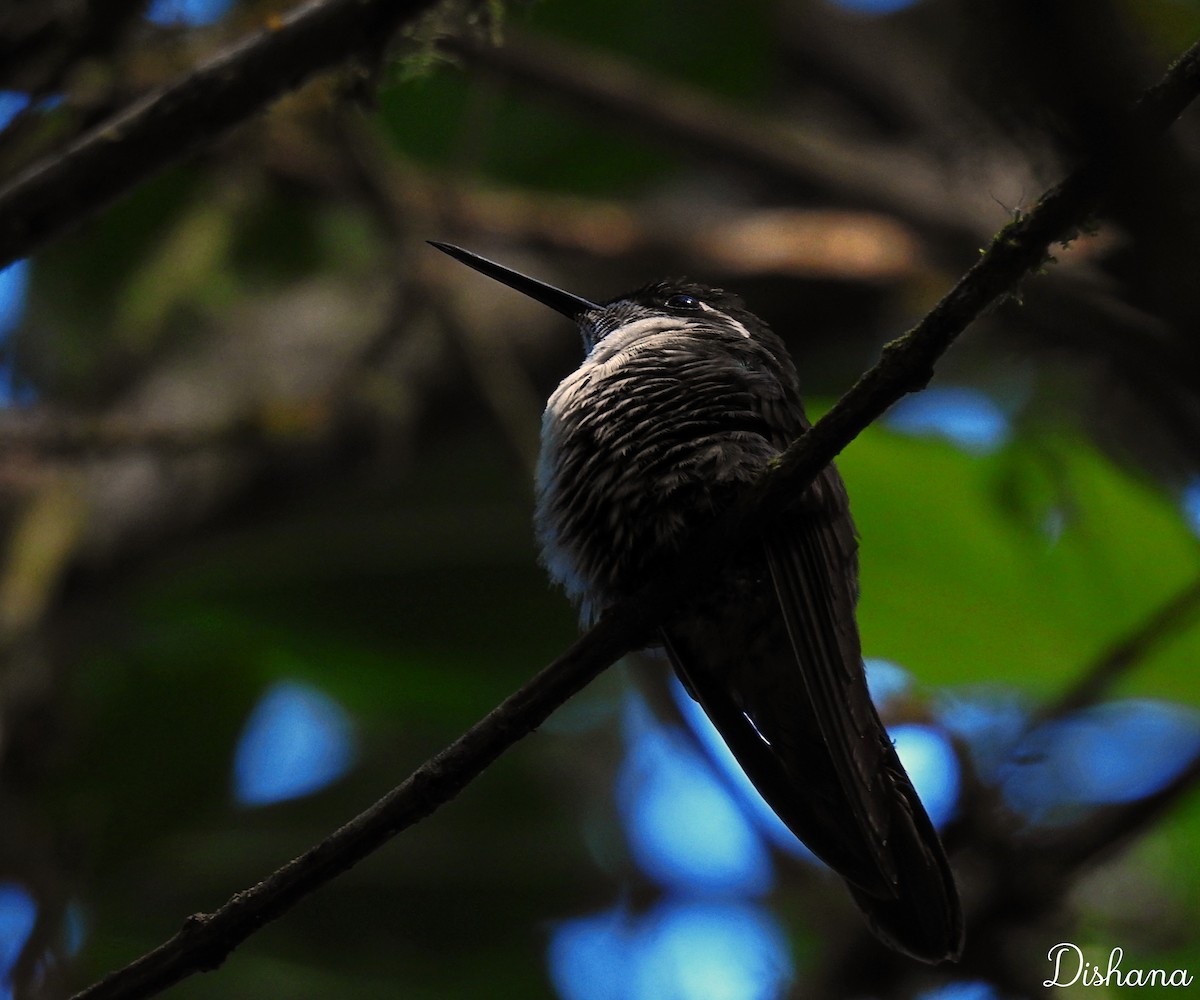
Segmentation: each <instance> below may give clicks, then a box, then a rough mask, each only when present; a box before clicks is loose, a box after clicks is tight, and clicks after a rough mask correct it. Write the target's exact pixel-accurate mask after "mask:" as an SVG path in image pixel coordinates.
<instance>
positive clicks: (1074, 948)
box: [1042, 941, 1192, 986]
mask: <svg viewBox="0 0 1200 1000" xmlns="http://www.w3.org/2000/svg"><path fill="white" fill-rule="evenodd" d="M1124 957H1125V952H1124V951H1122V950H1121V949H1120V948H1114V949H1113V950H1112V951H1110V952H1109V953H1108V965H1107V967H1105V966H1102V965H1100V964H1099V963H1092V962H1085V961H1084V958H1083V949H1082V948H1080V947H1079V945H1077V944H1071V942H1069V941H1064V942H1063V943H1062V944H1056V945H1055V946H1054V947H1053V948H1051V949H1050V952H1049V954H1048V955H1047V956H1046V958H1047V959H1048V960H1049V961H1050V963H1051V964H1052V965H1053V966H1054V978H1052V979H1047V980H1046V981H1045V982H1043V983H1042V985H1043V986H1075V985H1076V984H1078V985H1079V986H1191V984H1192V974H1191V973H1190V972H1188V970H1187V969H1175V970H1173V971H1171V972H1167V971H1166V970H1165V969H1122V968H1121V961H1122V959H1123V958H1124Z"/></svg>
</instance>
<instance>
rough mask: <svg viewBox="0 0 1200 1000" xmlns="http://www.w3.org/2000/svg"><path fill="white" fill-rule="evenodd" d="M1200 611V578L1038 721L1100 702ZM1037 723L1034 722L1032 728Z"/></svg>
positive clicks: (1139, 627) (1117, 646) (1105, 657)
mask: <svg viewBox="0 0 1200 1000" xmlns="http://www.w3.org/2000/svg"><path fill="white" fill-rule="evenodd" d="M1198 610H1200V579H1196V580H1193V581H1192V582H1191V583H1189V584H1188V585H1187V586H1186V587H1184V588H1182V589H1181V590H1180V591H1178V592H1177V593H1175V594H1172V595H1171V597H1170V598H1168V599H1167V600H1166V601H1165V602H1164V603H1163V604H1162V605H1160V606H1159V607H1157V608H1155V609H1154V611H1153V612H1152V613H1151V614H1150V616H1149V617H1148V618H1146V620H1145V621H1143V622H1140V623H1139V624H1138V625H1137V627H1136V628H1135V629H1134V630H1133V631H1132V632H1130V633H1128V634H1127V635H1125V636H1124V637H1122V638H1121V639H1120V640H1119V641H1118V642H1116V643H1114V644H1113V645H1112V646H1110V647H1109V649H1108V650H1107V651H1106V652H1105V653H1104V654H1103V655H1102V656H1101V657H1100V658H1099V659H1097V660H1096V661H1095V662H1093V663H1092V664H1091V666H1089V667H1088V668H1087V669H1086V670H1084V671H1083V673H1082V674H1080V676H1079V677H1078V678H1077V679H1076V681H1075V683H1074V684H1072V685H1071V686H1070V687H1069V688H1067V690H1066V691H1064V692H1063V693H1062V694H1061V695H1059V697H1058V698H1056V699H1055V700H1054V701H1053V702H1051V703H1049V704H1048V705H1047V706H1046V707H1045V708H1044V709H1043V710H1042V711H1041V712H1040V713H1039V718H1038V720H1037V721H1039V722H1042V721H1046V720H1048V719H1058V718H1062V716H1064V715H1068V714H1069V713H1071V712H1074V711H1075V710H1076V709H1080V708H1083V707H1084V706H1085V705H1091V704H1092V703H1094V702H1096V701H1097V700H1099V698H1100V696H1101V695H1103V694H1104V692H1105V691H1107V690H1108V689H1109V688H1110V687H1111V686H1112V685H1113V684H1114V683H1116V682H1117V681H1118V680H1120V678H1121V677H1122V676H1124V675H1125V674H1126V673H1128V672H1129V670H1130V669H1132V668H1133V667H1134V666H1136V665H1137V664H1138V663H1140V662H1141V661H1142V660H1144V659H1145V658H1146V657H1147V656H1148V655H1149V654H1150V653H1151V652H1152V651H1153V650H1155V649H1156V648H1158V647H1159V646H1160V645H1162V643H1164V642H1165V641H1166V640H1167V639H1169V638H1170V637H1171V636H1173V635H1175V634H1176V633H1177V632H1179V631H1180V630H1181V629H1183V628H1184V627H1185V626H1187V625H1188V624H1189V623H1190V622H1191V621H1192V620H1193V618H1194V617H1195V615H1196V613H1197V611H1198ZM1032 725H1033V724H1032V723H1031V726H1032Z"/></svg>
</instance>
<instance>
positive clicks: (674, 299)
mask: <svg viewBox="0 0 1200 1000" xmlns="http://www.w3.org/2000/svg"><path fill="white" fill-rule="evenodd" d="M701 305H702V303H701V302H700V300H699V299H698V298H696V296H694V295H672V296H671V297H670V298H669V299H667V301H666V306H667V308H668V309H699V308H701Z"/></svg>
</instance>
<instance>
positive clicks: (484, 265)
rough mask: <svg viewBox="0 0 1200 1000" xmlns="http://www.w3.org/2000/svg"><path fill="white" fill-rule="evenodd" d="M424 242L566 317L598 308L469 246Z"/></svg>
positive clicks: (573, 316)
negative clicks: (483, 254)
mask: <svg viewBox="0 0 1200 1000" xmlns="http://www.w3.org/2000/svg"><path fill="white" fill-rule="evenodd" d="M426 242H427V243H428V244H429V245H430V246H431V247H437V248H438V249H439V250H441V251H442V253H448V254H449V255H450V256H451V257H453V258H454V259H455V260H459V261H462V262H463V263H464V264H466V265H467V267H473V268H474V269H475V270H476V271H478V272H479V273H480V274H486V275H487V276H488V277H489V278H495V279H496V280H497V281H499V282H500V283H501V284H504V285H508V287H509V288H514V289H516V290H517V291H518V292H521V293H523V294H525V295H528V296H529V297H530V298H531V299H535V300H537V301H538V302H540V303H542V305H544V306H549V307H550V308H551V309H553V310H554V311H555V312H560V313H562V314H563V315H564V316H566V317H568V318H569V319H573V320H578V319H579V317H580V316H582V315H583V314H584V313H585V312H590V311H592V310H595V309H599V308H600V307H599V306H598V305H596V303H594V302H589V301H588V300H587V299H583V298H580V297H579V296H578V295H572V294H571V293H570V292H564V291H563V290H562V289H561V288H555V287H554V286H553V285H548V284H546V282H544V281H538V280H537V278H531V277H529V276H528V275H525V274H521V272H520V271H514V270H513V269H512V268H511V267H504V266H503V265H502V264H497V263H496V262H495V261H491V260H488V259H487V258H486V257H480V256H479V254H477V253H471V251H470V250H464V249H463V248H462V247H456V246H454V244H452V243H438V242H437V241H436V240H427V241H426Z"/></svg>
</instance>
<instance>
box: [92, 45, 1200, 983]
mask: <svg viewBox="0 0 1200 1000" xmlns="http://www.w3.org/2000/svg"><path fill="white" fill-rule="evenodd" d="M1198 90H1200V44H1197V45H1195V46H1193V47H1192V48H1191V49H1190V50H1188V52H1187V54H1186V55H1185V56H1184V57H1183V58H1182V59H1181V60H1180V61H1179V62H1178V63H1176V64H1175V65H1174V66H1173V67H1172V68H1171V69H1170V70H1169V71H1168V73H1167V75H1166V77H1164V79H1163V81H1162V82H1161V83H1159V84H1158V85H1157V86H1156V87H1154V88H1152V89H1151V90H1150V91H1148V92H1147V93H1146V95H1145V96H1144V97H1143V98H1142V100H1141V101H1140V102H1139V103H1138V105H1137V107H1136V109H1135V111H1134V113H1133V114H1132V115H1131V117H1130V119H1129V121H1128V123H1126V127H1124V128H1123V129H1122V130H1121V133H1120V139H1121V141H1120V142H1118V143H1116V144H1115V145H1114V146H1113V147H1112V149H1111V150H1110V151H1108V152H1107V153H1106V155H1105V157H1104V159H1103V160H1102V161H1092V162H1090V163H1089V164H1087V165H1086V166H1084V167H1083V168H1081V169H1080V170H1078V171H1076V172H1075V173H1074V174H1072V175H1071V177H1069V178H1068V179H1067V180H1066V181H1064V182H1063V183H1062V184H1060V185H1059V186H1058V187H1056V188H1054V189H1053V190H1052V191H1050V192H1049V193H1048V194H1047V195H1046V196H1045V197H1044V198H1042V200H1041V201H1040V202H1039V203H1038V205H1037V207H1036V208H1035V209H1034V210H1033V211H1032V212H1031V213H1030V214H1029V215H1028V216H1026V217H1024V218H1022V219H1019V220H1015V221H1014V222H1012V223H1010V224H1009V225H1008V226H1006V227H1005V228H1004V230H1002V231H1001V233H1000V234H999V235H998V236H997V237H996V239H995V241H994V242H993V244H992V246H991V247H990V248H989V250H988V251H987V252H986V253H985V254H984V255H983V257H982V258H981V259H980V261H979V262H978V263H977V264H976V265H975V266H974V267H973V268H971V270H970V271H969V272H968V273H967V274H966V275H964V277H963V278H962V279H961V280H960V281H959V282H958V284H957V285H955V287H954V288H953V289H952V290H951V291H950V292H949V294H948V295H946V297H945V298H944V299H943V300H942V301H941V302H940V303H939V304H938V305H937V306H936V307H935V308H934V310H933V311H932V312H931V313H930V314H929V315H928V316H927V317H926V318H925V319H924V320H923V321H922V322H921V323H920V324H919V325H918V326H917V327H915V328H914V329H913V330H912V331H910V332H909V333H908V334H906V335H905V336H904V337H902V338H900V340H898V341H896V342H894V343H893V344H890V345H888V347H887V348H886V349H885V351H884V356H883V358H882V359H881V360H880V362H879V363H878V364H877V365H876V366H875V367H874V368H872V369H871V370H870V371H869V372H867V374H866V375H864V376H863V377H862V378H861V379H860V380H859V381H858V382H857V383H856V384H855V385H854V387H853V388H851V389H850V391H849V392H847V393H846V394H845V396H843V397H842V399H841V400H839V402H838V403H837V405H836V406H835V407H834V408H833V410H831V411H830V412H829V414H827V415H826V416H825V417H823V418H822V419H821V420H820V421H819V422H818V423H817V424H816V425H815V426H814V427H813V429H812V430H811V431H809V432H808V433H807V434H805V435H804V437H803V438H801V439H800V440H799V441H797V442H795V443H794V444H793V445H792V446H791V447H790V448H788V450H787V452H786V453H785V454H784V455H783V456H782V458H781V460H780V461H779V462H778V463H776V465H775V466H774V467H773V468H772V469H771V471H770V472H769V473H768V474H767V475H765V476H763V477H762V478H761V479H760V481H759V482H758V483H757V484H756V485H755V487H754V488H753V489H752V490H750V491H748V496H747V498H746V499H745V501H744V502H742V503H739V504H737V505H735V507H734V509H732V510H730V511H728V512H727V513H726V514H725V515H723V516H722V517H721V518H719V519H718V521H717V522H716V523H715V524H714V525H712V526H711V527H710V528H709V529H707V530H705V531H702V532H701V533H700V534H699V537H697V538H696V539H694V540H693V542H694V544H692V545H690V546H689V547H688V549H687V551H685V552H684V553H682V554H681V556H680V557H679V558H678V559H676V560H674V561H673V564H672V565H669V566H667V567H665V568H664V572H663V575H662V576H661V577H660V578H659V580H658V581H657V582H655V583H653V584H651V585H650V586H649V587H647V588H645V589H644V590H643V591H642V592H641V593H639V594H636V595H634V597H633V598H632V599H630V600H628V601H624V602H622V603H621V604H619V605H618V606H617V607H615V608H614V609H613V610H612V612H610V613H609V614H607V615H605V617H604V618H603V619H602V620H601V621H600V623H599V624H598V625H596V626H595V627H594V628H592V629H591V630H590V631H589V632H587V633H586V634H585V635H584V636H582V637H581V638H580V639H579V640H577V641H576V642H575V644H574V645H573V646H571V648H570V649H568V650H567V651H566V652H565V653H564V654H563V655H562V656H560V657H559V658H558V659H557V660H555V661H554V662H553V663H552V664H550V666H548V667H547V668H546V669H545V670H543V671H542V672H541V673H540V674H538V676H536V677H535V678H533V680H531V681H529V682H527V683H526V684H525V685H524V686H522V687H521V688H520V689H519V690H518V691H517V692H516V693H514V694H513V695H511V696H510V697H509V698H507V699H506V700H505V701H504V702H503V703H502V704H501V705H500V706H499V707H498V708H496V709H494V710H493V711H492V712H491V713H489V714H488V715H487V716H485V717H484V718H483V719H482V720H481V721H480V722H478V723H476V724H475V725H474V726H472V727H471V728H470V729H468V730H467V731H466V732H465V733H463V735H462V736H460V737H459V738H458V739H457V740H455V741H454V742H453V743H452V744H450V746H448V747H447V748H446V749H445V750H443V751H442V752H441V753H439V754H438V755H437V756H436V757H434V758H432V759H431V760H429V761H427V762H426V763H425V764H423V765H421V767H419V768H418V769H417V770H416V771H415V772H413V774H412V775H411V776H410V777H409V778H408V779H407V780H405V781H404V783H403V784H401V785H399V786H398V787H396V788H395V789H393V790H392V791H391V792H389V793H388V794H387V795H386V796H384V797H383V798H382V799H380V800H379V801H378V802H377V803H376V804H375V805H373V806H372V807H371V808H370V809H368V810H367V811H366V812H364V813H362V814H360V815H359V816H357V817H355V818H354V819H353V820H351V821H350V822H349V823H347V824H346V825H345V826H344V827H342V828H341V829H340V830H338V831H336V832H335V833H334V834H332V835H331V836H330V837H329V838H327V839H326V840H325V841H323V842H322V843H321V844H318V845H317V846H316V847H313V848H312V849H310V850H309V851H308V852H306V853H305V854H303V855H301V856H300V857H299V858H297V859H295V860H294V861H292V862H290V863H289V864H287V865H285V866H284V867H283V868H280V869H279V870H278V871H276V872H274V873H273V874H272V875H270V876H269V877H268V878H266V879H265V880H264V881H262V882H260V883H259V884H258V885H256V886H254V887H253V888H251V889H248V890H246V891H244V892H241V893H238V894H237V895H235V896H234V897H233V898H232V899H230V900H229V901H228V902H226V903H225V904H224V906H222V907H221V908H220V909H218V910H217V911H215V912H214V913H211V914H198V915H196V916H193V917H191V918H190V919H189V920H188V921H187V922H186V923H185V925H184V927H183V929H182V930H181V931H180V932H179V933H178V934H176V935H175V936H174V937H173V938H171V939H170V940H169V941H167V942H166V943H165V944H163V945H161V946H160V947H158V948H156V949H155V950H154V951H152V952H149V953H147V954H146V955H144V956H142V957H141V958H139V959H137V960H136V961H135V962H133V963H132V964H131V965H128V966H126V967H125V968H123V969H120V970H118V971H116V972H114V973H112V974H110V975H109V976H107V977H105V978H104V979H102V980H101V981H100V982H98V983H96V984H94V985H93V986H91V987H89V988H87V989H85V990H84V991H82V992H81V993H79V994H77V995H76V997H75V1000H118V998H120V1000H131V998H140V997H148V996H152V995H154V994H156V993H158V992H160V991H161V990H163V989H166V988H167V987H168V986H170V985H171V984H173V983H175V982H178V981H179V980H180V979H183V978H184V977H186V976H189V975H191V974H192V973H194V972H197V971H201V970H205V969H213V968H216V967H217V966H218V965H220V964H221V962H222V961H223V960H224V959H225V958H226V956H228V955H229V953H230V952H231V951H232V950H233V949H234V948H236V947H237V946H238V945H239V944H240V943H241V942H243V941H244V940H246V938H248V937H249V936H250V935H251V934H253V933H254V932H255V931H256V930H258V929H259V928H260V927H262V926H263V925H264V924H266V923H267V922H269V921H271V920H274V919H275V918H277V917H279V916H280V915H281V914H283V913H285V912H286V911H287V910H289V909H290V908H291V907H292V906H294V905H295V904H296V903H297V902H298V901H299V900H300V899H302V898H303V897H304V896H306V895H307V894H308V893H310V892H312V891H313V890H315V889H317V888H319V887H320V886H322V885H324V884H325V883H327V882H329V881H330V880H331V879H333V878H334V877H336V876H337V875H339V874H340V873H342V872H344V871H346V870H347V869H349V868H350V867H352V866H353V865H355V864H357V863H358V862H359V861H361V860H363V859H364V858H366V857H367V856H368V855H370V854H371V853H372V852H373V851H375V850H377V849H378V848H379V847H380V846H382V845H383V844H384V843H386V842H387V841H388V840H390V839H391V838H392V837H394V836H395V835H396V834H398V833H399V832H400V831H401V830H403V829H405V828H406V827H408V826H411V825H412V824H414V823H416V822H417V821H418V820H420V819H422V818H424V817H425V816H428V815H429V814H430V813H432V812H433V811H434V810H435V809H437V808H438V806H440V805H441V804H443V803H445V802H447V801H449V800H450V799H452V798H453V797H454V796H455V795H457V794H458V792H460V791H461V790H462V789H463V788H464V787H466V785H467V784H469V783H470V782H471V781H472V780H474V779H475V778H476V777H478V776H479V774H481V773H482V772H483V770H484V769H486V768H487V766H488V765H489V764H491V762H492V761H494V760H495V759H496V758H497V757H499V756H500V754H502V753H503V752H504V751H505V750H506V749H508V748H509V747H510V746H512V745H513V744H514V743H516V742H517V741H518V740H519V739H521V738H522V737H523V736H525V735H526V734H528V733H529V732H531V731H532V730H533V729H535V728H536V727H537V726H538V725H540V724H541V723H542V722H543V721H544V720H545V719H546V718H547V717H548V716H549V715H550V713H551V712H553V711H554V710H555V708H557V707H558V705H560V704H561V703H562V702H563V701H565V700H566V699H567V698H569V697H570V696H571V695H572V694H574V693H575V692H577V691H579V690H580V689H582V688H583V687H584V686H585V685H586V684H587V683H589V682H590V681H591V680H592V679H593V678H594V677H596V676H597V675H598V674H599V673H601V672H602V671H603V670H604V669H606V668H607V666H608V665H609V664H610V663H612V662H613V661H614V660H615V659H617V657H619V656H620V655H621V654H622V653H624V652H626V651H627V650H629V649H631V648H635V647H637V646H640V645H644V644H645V642H646V640H647V638H648V637H649V635H650V634H651V630H652V629H653V628H654V626H655V625H656V624H657V623H659V622H661V621H662V620H664V618H665V617H666V616H667V615H668V614H669V613H670V611H671V609H672V607H674V606H676V605H678V603H679V602H680V601H681V599H683V598H684V597H686V595H687V594H688V593H689V592H694V591H695V590H696V589H698V588H699V587H700V586H701V585H702V584H703V583H704V582H705V580H706V579H707V578H708V576H709V575H710V574H712V573H715V572H716V571H717V569H719V567H720V565H721V563H722V561H723V558H724V556H725V555H726V554H727V553H729V552H730V551H731V550H732V548H733V545H734V544H735V542H736V541H737V540H738V539H739V538H741V539H742V540H743V541H744V539H745V538H746V537H748V536H749V535H750V534H751V533H752V532H753V531H755V530H761V528H762V526H763V525H764V523H766V522H768V521H769V520H770V519H771V518H773V517H775V516H777V515H778V514H779V512H781V511H783V510H785V509H787V507H788V506H789V504H790V503H792V502H793V501H794V500H795V499H796V498H797V497H799V496H800V495H801V494H802V493H803V491H804V490H805V489H806V488H807V486H808V485H809V484H810V483H811V482H812V480H813V478H814V477H815V476H816V475H817V474H818V472H819V471H820V470H821V469H822V468H824V467H825V465H826V464H828V462H830V461H831V460H832V459H833V458H834V457H835V456H836V455H837V453H838V452H840V451H841V450H842V448H844V447H845V446H846V445H847V444H849V442H850V441H851V440H853V439H854V437H855V436H856V435H857V434H858V433H859V432H861V431H862V430H863V429H864V428H865V427H866V426H867V425H868V424H869V423H870V422H871V421H872V420H873V419H874V418H875V417H877V416H878V415H879V414H880V413H882V412H883V411H884V410H886V409H887V408H888V406H890V405H891V404H892V403H894V402H896V400H898V399H899V398H900V397H901V396H903V395H904V394H905V393H907V392H910V391H913V390H914V389H916V388H919V387H920V386H922V385H924V384H925V382H926V381H927V380H928V378H929V375H930V373H931V371H932V368H933V364H934V362H935V361H936V359H937V358H938V357H939V356H940V354H941V353H942V352H944V351H945V350H946V348H947V347H948V346H949V345H950V344H951V343H952V342H953V341H954V339H955V338H956V337H957V336H958V335H959V334H960V333H961V332H962V331H963V329H965V327H966V326H967V325H968V324H969V323H970V322H971V321H972V320H973V319H974V318H975V317H976V316H977V315H978V314H979V313H980V312H981V311H982V310H983V309H984V308H985V307H986V306H987V305H988V304H989V303H991V302H993V301H995V300H996V299H997V298H999V297H1000V296H1003V295H1005V294H1007V293H1009V292H1011V290H1012V289H1013V287H1014V286H1015V285H1016V283H1017V282H1018V281H1019V280H1020V278H1021V277H1022V276H1023V275H1024V274H1025V273H1026V272H1027V271H1029V270H1031V269H1034V268H1036V267H1038V266H1039V265H1040V264H1041V262H1042V261H1043V259H1044V256H1045V254H1046V251H1047V248H1048V246H1049V244H1050V243H1051V242H1052V241H1055V240H1064V239H1067V238H1068V237H1069V236H1070V234H1071V232H1072V230H1073V228H1074V227H1077V226H1079V225H1081V224H1082V223H1083V221H1084V220H1085V219H1086V217H1087V216H1088V215H1089V214H1090V213H1092V212H1093V211H1094V210H1095V209H1096V205H1097V201H1098V199H1099V197H1100V195H1101V193H1102V191H1103V190H1104V188H1105V186H1106V184H1107V183H1108V182H1110V181H1111V179H1112V177H1113V175H1114V172H1115V171H1116V169H1117V168H1118V167H1119V166H1120V165H1122V164H1123V163H1124V162H1126V161H1128V160H1129V159H1130V158H1132V157H1134V156H1135V155H1136V154H1137V152H1138V151H1140V150H1141V148H1142V145H1143V143H1144V142H1145V141H1146V140H1147V139H1148V138H1149V137H1150V136H1152V135H1153V134H1154V133H1155V132H1158V131H1162V130H1163V129H1165V128H1166V127H1167V126H1168V125H1169V124H1170V123H1171V121H1173V120H1174V118H1175V117H1176V116H1177V115H1178V114H1179V113H1180V112H1181V111H1182V110H1183V108H1184V107H1185V106H1186V105H1187V103H1188V102H1189V101H1190V100H1192V99H1193V98H1194V97H1195V96H1196V93H1197V91H1198Z"/></svg>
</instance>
